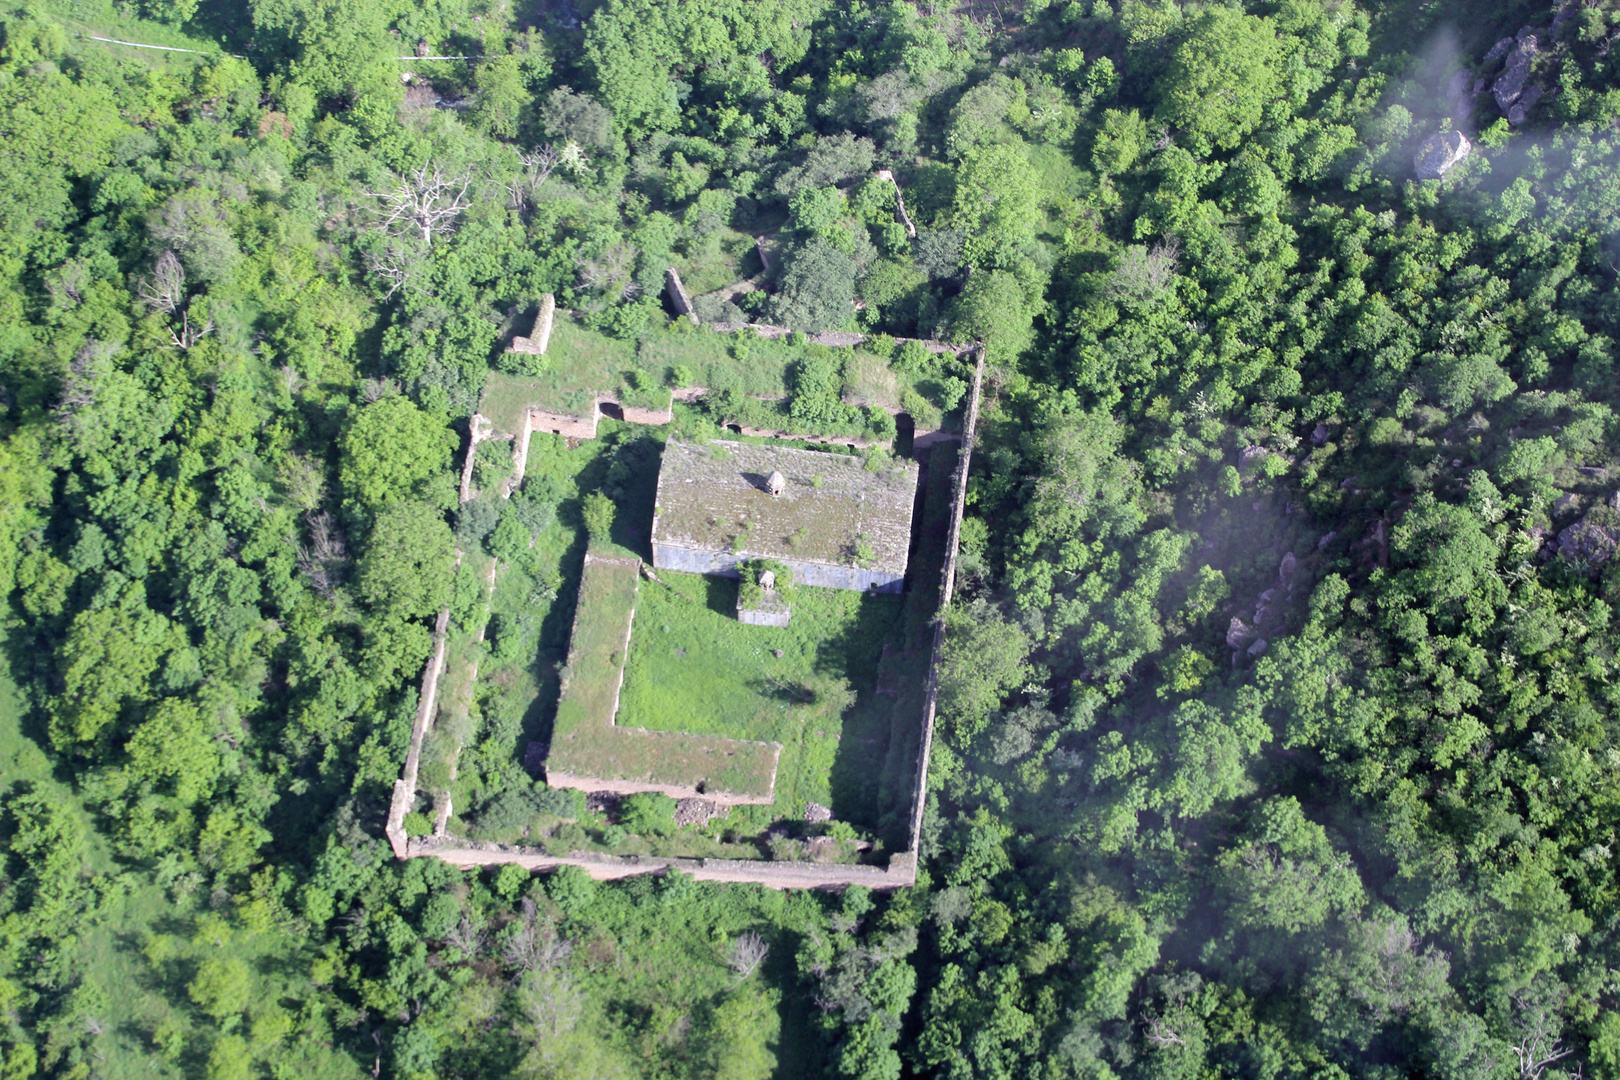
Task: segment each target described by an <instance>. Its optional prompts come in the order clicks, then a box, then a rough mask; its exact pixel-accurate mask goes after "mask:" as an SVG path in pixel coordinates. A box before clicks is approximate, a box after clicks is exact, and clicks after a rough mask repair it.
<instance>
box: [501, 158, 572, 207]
mask: <svg viewBox="0 0 1620 1080" xmlns="http://www.w3.org/2000/svg"><path fill="white" fill-rule="evenodd" d="M517 159H518V164H519V165H520V166H522V172H521V173H520V174H519V175H518V176H517V177H516V178H515V179H513V180H498V181H496V183H498V184H500V186H501V188H502V190H504V191H505V192H506V198H507V204H508V205H509V206H511V207H512V209H514V210H522V209H524V208H526V207H528V206H529V205H530V204H531V203H532V202H533V201H534V196H535V195H536V193H538V192H539V190H540V189H541V188H543V187H545V185H546V181H547V180H549V179H551V174H552V171H553V170H555V169H556V168H557V164H558V163H559V162H560V161H561V160H562V153H561V151H559V150H558V149H557V144H556V143H547V144H546V145H545V146H542V147H540V149H538V150H533V151H530V152H528V153H524V152H523V151H521V150H519V151H518V152H517ZM491 179H493V177H491Z"/></svg>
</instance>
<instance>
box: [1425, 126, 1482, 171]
mask: <svg viewBox="0 0 1620 1080" xmlns="http://www.w3.org/2000/svg"><path fill="white" fill-rule="evenodd" d="M1473 148H1474V146H1473V144H1472V143H1470V142H1469V141H1468V138H1467V136H1465V135H1464V134H1463V133H1462V132H1460V131H1441V132H1437V133H1435V134H1433V135H1430V136H1429V137H1428V138H1427V139H1424V140H1423V145H1422V146H1420V147H1418V152H1417V157H1415V158H1414V159H1413V160H1412V164H1413V166H1414V167H1415V168H1416V169H1417V175H1418V179H1419V180H1438V179H1440V178H1441V177H1442V176H1444V175H1446V173H1447V172H1449V171H1451V169H1452V167H1453V166H1455V165H1456V164H1457V163H1458V162H1459V161H1461V160H1463V159H1464V158H1466V157H1467V156H1468V154H1469V152H1470V151H1471V150H1473Z"/></svg>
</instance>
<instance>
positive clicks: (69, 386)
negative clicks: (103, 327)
mask: <svg viewBox="0 0 1620 1080" xmlns="http://www.w3.org/2000/svg"><path fill="white" fill-rule="evenodd" d="M117 351H118V347H117V346H116V345H112V344H109V343H107V342H104V341H97V340H96V339H95V338H90V339H88V340H87V341H85V343H84V344H83V345H81V346H80V347H79V351H78V352H77V353H76V354H75V355H74V357H73V361H72V363H70V364H69V365H68V373H67V378H66V379H64V380H63V382H62V396H61V398H60V399H59V400H58V401H57V405H56V408H55V410H54V415H55V417H56V422H57V423H58V424H60V425H61V427H62V430H63V432H64V433H66V434H67V435H69V436H71V437H75V438H77V437H81V436H83V435H85V434H87V432H86V430H85V424H86V412H87V410H88V409H89V408H90V407H91V406H92V405H94V404H95V402H96V383H97V381H98V380H99V379H100V378H101V376H102V375H103V374H105V373H106V371H107V361H108V360H110V359H112V356H113V354H114V353H116V352H117Z"/></svg>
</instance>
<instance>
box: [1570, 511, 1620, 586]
mask: <svg viewBox="0 0 1620 1080" xmlns="http://www.w3.org/2000/svg"><path fill="white" fill-rule="evenodd" d="M1617 548H1620V513H1617V512H1616V511H1614V510H1613V509H1612V508H1610V507H1609V506H1607V505H1602V506H1598V507H1596V508H1594V509H1593V510H1592V512H1591V513H1589V514H1587V515H1586V516H1585V517H1583V518H1581V520H1579V521H1577V522H1576V523H1575V524H1573V525H1571V526H1569V527H1568V528H1566V529H1565V530H1564V531H1562V532H1560V533H1559V534H1558V554H1560V555H1562V556H1563V557H1564V558H1566V559H1568V560H1569V561H1570V562H1573V563H1575V564H1576V565H1578V566H1581V567H1583V568H1585V569H1586V570H1588V571H1591V572H1594V573H1595V572H1596V571H1598V570H1601V569H1602V568H1603V566H1604V565H1605V564H1606V563H1608V561H1609V560H1610V559H1612V558H1614V553H1615V550H1616V549H1617Z"/></svg>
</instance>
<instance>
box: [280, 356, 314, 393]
mask: <svg viewBox="0 0 1620 1080" xmlns="http://www.w3.org/2000/svg"><path fill="white" fill-rule="evenodd" d="M276 376H277V378H279V379H280V380H281V388H282V389H283V390H285V391H286V392H287V396H288V397H292V396H293V395H294V394H296V393H298V391H300V390H302V389H303V388H304V383H305V382H306V381H307V380H306V379H305V378H304V377H303V376H302V375H300V374H299V373H298V369H297V368H295V367H293V366H292V365H291V364H282V365H281V366H280V367H278V368H277V369H276Z"/></svg>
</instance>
